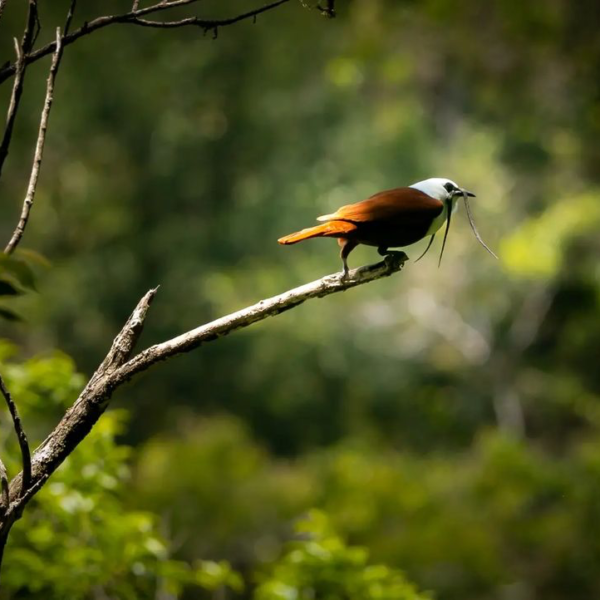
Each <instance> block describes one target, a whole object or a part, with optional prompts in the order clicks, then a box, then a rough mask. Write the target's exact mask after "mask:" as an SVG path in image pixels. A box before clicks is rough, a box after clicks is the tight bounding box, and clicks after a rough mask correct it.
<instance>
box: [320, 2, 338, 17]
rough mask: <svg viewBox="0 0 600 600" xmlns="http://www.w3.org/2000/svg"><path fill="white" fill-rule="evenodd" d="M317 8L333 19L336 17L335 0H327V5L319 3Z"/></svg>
mask: <svg viewBox="0 0 600 600" xmlns="http://www.w3.org/2000/svg"><path fill="white" fill-rule="evenodd" d="M317 9H318V10H319V11H320V12H321V14H322V15H324V16H326V17H329V18H330V19H333V18H334V17H335V0H326V2H325V6H321V4H320V3H319V4H317Z"/></svg>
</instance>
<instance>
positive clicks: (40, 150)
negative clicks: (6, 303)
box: [4, 13, 71, 254]
mask: <svg viewBox="0 0 600 600" xmlns="http://www.w3.org/2000/svg"><path fill="white" fill-rule="evenodd" d="M70 14H71V13H70ZM68 23H69V20H67V24H68ZM62 51H63V45H62V35H61V33H60V28H57V29H56V49H55V51H54V54H53V56H52V64H51V65H50V72H49V74H48V81H47V83H46V99H45V101H44V108H43V109H42V116H41V118H40V129H39V133H38V138H37V143H36V146H35V154H34V157H33V166H32V167H31V175H30V177H29V185H28V187H27V193H26V194H25V200H24V201H23V208H22V210H21V216H20V218H19V222H18V223H17V227H16V228H15V230H14V232H13V234H12V237H11V239H10V241H9V242H8V244H7V245H6V248H5V249H4V253H5V254H12V253H13V252H14V250H15V248H16V247H17V245H18V244H19V242H20V241H21V238H22V237H23V233H24V231H25V227H26V226H27V221H28V220H29V213H30V212H31V207H32V206H33V200H34V198H35V191H36V189H37V183H38V177H39V174H40V166H41V164H42V158H43V154H44V144H45V142H46V130H47V129H48V116H49V115H50V109H51V108H52V101H53V99H54V82H55V80H56V74H57V72H58V67H59V65H60V59H61V57H62Z"/></svg>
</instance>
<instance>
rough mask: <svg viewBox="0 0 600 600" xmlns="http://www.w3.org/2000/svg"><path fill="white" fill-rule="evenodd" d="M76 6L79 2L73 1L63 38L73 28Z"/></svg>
mask: <svg viewBox="0 0 600 600" xmlns="http://www.w3.org/2000/svg"><path fill="white" fill-rule="evenodd" d="M76 4H77V0H71V4H70V5H69V12H68V13H67V18H66V20H65V26H64V33H63V37H64V36H65V35H67V34H68V33H69V29H70V28H71V21H72V20H73V15H74V14H75V5H76Z"/></svg>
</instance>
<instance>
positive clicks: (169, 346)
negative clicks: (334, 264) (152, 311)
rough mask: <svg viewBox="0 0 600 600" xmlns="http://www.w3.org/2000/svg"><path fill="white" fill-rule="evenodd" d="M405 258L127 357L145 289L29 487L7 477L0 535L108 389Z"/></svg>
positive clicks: (46, 445)
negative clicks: (9, 502)
mask: <svg viewBox="0 0 600 600" xmlns="http://www.w3.org/2000/svg"><path fill="white" fill-rule="evenodd" d="M405 261H406V255H405V254H404V253H402V252H399V253H396V254H392V255H389V256H387V257H386V259H385V260H384V261H383V262H380V263H377V264H376V265H370V266H368V267H363V268H360V269H354V270H353V271H350V273H349V276H348V278H346V279H343V278H341V276H340V274H339V273H338V274H334V275H329V276H326V277H323V278H322V279H318V280H316V281H313V282H312V283H308V284H306V285H303V286H301V287H299V288H296V289H293V290H290V291H288V292H285V293H284V294H281V295H279V296H275V297H273V298H269V299H266V300H261V301H260V302H258V303H257V304H254V305H253V306H250V307H248V308H245V309H243V310H240V311H238V312H236V313H233V314H231V315H228V316H226V317H222V318H221V319H217V320H216V321H213V322H212V323H208V324H207V325H203V326H201V327H198V328H196V329H193V330H191V331H188V332H187V333H184V334H182V335H180V336H177V337H175V338H173V339H171V340H168V341H166V342H163V343H162V344H157V345H155V346H151V347H150V348H148V349H147V350H144V351H143V352H141V353H140V354H138V355H137V356H135V357H134V358H132V359H131V360H129V361H128V362H126V361H127V360H128V356H129V354H130V353H131V350H132V348H133V345H134V343H135V341H136V339H137V338H138V337H139V334H140V332H141V330H142V327H143V323H144V320H145V318H146V315H147V312H148V309H149V307H150V303H151V301H152V299H153V298H154V295H155V293H156V290H150V291H149V292H148V293H147V294H146V295H145V296H144V297H143V298H142V299H141V300H140V302H139V303H138V306H137V307H136V309H135V310H134V312H133V314H132V316H131V317H130V318H129V320H128V321H127V323H126V324H125V326H124V327H123V329H122V331H121V333H119V335H118V336H117V337H116V338H115V340H114V342H113V344H112V347H111V350H110V352H109V353H108V355H107V356H106V358H105V359H104V361H103V362H102V364H101V365H100V367H98V369H97V371H96V373H95V374H94V375H93V377H92V378H91V379H90V381H89V382H88V383H87V385H86V386H85V388H84V390H83V391H82V392H81V394H80V396H79V398H77V400H76V401H75V403H74V404H73V406H72V407H71V408H70V409H69V410H68V411H67V413H66V414H65V416H64V417H63V418H62V420H61V421H60V423H59V424H58V425H57V426H56V427H55V429H54V431H52V433H51V434H50V435H49V436H48V437H47V438H46V440H45V441H44V442H43V443H42V444H41V445H40V446H39V448H38V449H37V450H36V451H35V452H34V454H33V457H32V479H31V483H30V486H29V489H28V491H27V492H26V493H25V494H24V495H23V496H22V497H20V498H19V496H18V495H17V494H16V490H17V488H20V480H21V475H17V476H16V477H15V478H14V479H13V480H12V482H11V484H10V497H11V500H12V501H13V504H12V505H11V508H10V514H8V515H7V516H6V518H5V520H4V521H5V523H6V525H5V524H4V523H2V522H1V521H0V536H1V535H2V534H3V532H4V529H5V527H10V526H11V524H12V522H14V520H15V519H16V516H15V515H16V514H17V513H16V512H15V511H22V510H23V508H24V505H25V504H26V503H27V502H28V501H29V499H30V498H31V497H33V495H34V494H35V492H36V491H37V490H38V489H40V488H41V487H42V486H43V484H44V482H45V481H46V480H47V479H48V478H49V477H50V476H51V475H52V473H53V472H54V471H55V470H56V469H57V468H58V466H59V465H60V464H61V463H62V462H63V461H64V460H65V458H67V456H69V454H71V452H73V450H74V449H75V448H76V447H77V445H78V444H79V443H80V442H81V440H83V439H84V438H85V436H86V435H87V434H88V433H89V431H90V429H91V428H92V427H93V425H94V424H95V423H96V421H97V420H98V419H99V418H100V416H101V415H102V413H103V412H104V410H105V409H106V406H107V405H108V402H109V400H110V398H111V396H112V394H113V392H114V391H115V390H116V389H117V388H119V387H120V386H121V385H123V384H124V383H125V382H127V381H128V380H129V379H131V378H132V377H133V376H135V375H136V374H138V373H140V372H142V371H145V370H146V369H148V368H149V367H151V366H152V365H154V364H156V363H158V362H160V361H163V360H167V359H169V358H172V357H173V356H176V355H178V354H182V353H184V352H190V351H191V350H193V349H194V348H197V347H198V346H200V345H201V344H204V343H207V342H210V341H213V340H216V339H218V338H220V337H223V336H225V335H228V334H229V333H232V332H233V331H237V330H238V329H241V328H243V327H248V326H249V325H252V324H253V323H257V322H258V321H262V320H263V319H266V318H268V317H273V316H275V315H278V314H280V313H282V312H284V311H287V310H290V309H292V308H294V307H296V306H298V305H299V304H302V303H303V302H305V301H306V300H309V299H311V298H321V297H323V296H327V295H329V294H335V293H337V292H344V291H346V290H348V289H350V288H353V287H356V286H358V285H363V284H365V283H369V282H371V281H375V280H377V279H381V278H382V277H388V276H389V275H392V274H393V273H396V272H398V271H400V270H401V269H402V266H403V265H404V262H405ZM15 501H16V502H15Z"/></svg>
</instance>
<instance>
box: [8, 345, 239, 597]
mask: <svg viewBox="0 0 600 600" xmlns="http://www.w3.org/2000/svg"><path fill="white" fill-rule="evenodd" d="M12 352H13V349H12V348H11V347H10V345H7V344H5V343H4V344H3V345H2V346H1V347H0V355H1V360H2V364H1V370H2V372H3V373H4V374H5V375H6V376H7V383H8V385H9V387H10V388H11V390H12V392H13V394H14V396H15V398H17V399H18V402H19V408H20V409H21V412H22V418H23V420H24V422H25V423H26V425H27V426H29V431H30V432H31V431H33V432H36V434H37V435H36V436H34V439H33V440H32V441H33V443H36V442H38V441H39V439H35V438H36V437H38V436H39V435H40V433H41V429H39V427H40V426H41V424H42V423H44V422H45V417H46V416H47V415H49V414H52V413H53V412H55V411H54V410H53V409H56V408H60V409H61V411H62V410H64V409H65V408H66V407H67V406H68V405H70V404H71V403H72V401H73V399H74V397H76V392H77V391H78V390H79V389H80V387H81V385H82V381H83V378H82V376H81V375H80V374H78V373H76V372H75V370H74V365H73V361H72V360H71V359H69V358H68V357H66V356H65V355H62V354H58V353H56V354H54V355H50V356H45V357H34V358H32V359H29V360H28V361H25V362H24V363H16V362H12V361H10V362H5V361H6V360H7V358H8V357H9V356H10V354H11V353H12ZM126 420H127V419H126V413H125V412H124V411H111V412H109V413H108V414H106V415H104V417H103V418H102V419H101V420H100V421H99V422H98V424H97V425H96V427H94V429H93V430H92V431H91V432H90V434H89V436H88V437H87V438H86V439H85V441H84V442H83V443H82V444H81V445H80V446H79V447H78V448H77V451H76V452H74V453H73V454H72V455H71V456H70V457H69V459H68V460H67V461H66V462H65V463H64V464H63V465H62V466H61V467H60V469H59V470H58V471H57V473H56V474H55V475H54V476H53V478H52V480H51V481H50V482H49V483H48V484H47V485H46V486H45V487H44V488H43V489H42V490H41V491H40V492H39V494H38V495H37V496H36V497H35V499H34V500H33V501H32V502H31V504H30V505H29V506H28V508H27V510H26V511H25V513H24V515H23V517H22V519H21V520H20V521H19V522H18V523H17V525H16V526H15V527H14V528H13V531H12V533H11V536H10V538H9V543H8V546H7V549H6V556H5V563H4V565H3V573H2V593H1V594H0V597H2V598H13V597H15V598H16V597H22V596H23V595H27V597H32V598H48V599H50V600H52V599H57V600H58V599H59V598H72V599H73V600H77V599H79V598H81V599H83V598H89V597H90V596H91V595H94V594H104V595H105V596H109V597H118V598H122V599H124V600H126V599H129V598H131V599H134V598H139V597H151V596H152V595H153V594H155V593H156V592H157V590H159V591H160V590H162V593H165V594H167V593H168V594H170V595H171V596H172V597H173V596H174V597H177V596H179V595H180V593H181V591H182V589H183V588H184V587H185V586H189V585H192V586H201V587H202V588H205V589H208V590H214V589H217V588H220V587H221V586H231V587H233V588H235V589H239V588H240V586H241V582H240V579H239V577H238V576H237V575H236V574H235V573H233V572H232V571H231V569H230V568H229V566H228V565H227V564H226V563H224V562H222V563H212V562H209V561H204V562H202V561H199V562H197V563H196V564H195V565H193V566H192V565H189V564H187V563H185V562H181V561H175V560H172V559H171V558H170V549H169V542H168V541H167V540H166V539H165V538H164V536H162V535H161V534H160V533H159V527H158V522H157V518H156V517H155V516H154V515H152V514H151V513H149V512H143V511H139V510H131V509H128V507H127V497H128V487H129V485H130V472H129V466H128V464H129V458H130V449H129V448H127V447H126V446H122V445H119V444H117V443H116V441H115V440H116V437H117V436H118V435H120V434H121V433H122V431H123V427H124V424H125V422H126ZM10 434H11V432H10V430H9V429H6V430H5V429H3V439H2V443H0V452H1V453H2V456H3V457H10V459H11V460H10V463H9V464H8V465H7V466H8V468H9V470H10V471H12V472H13V473H14V472H16V470H17V469H18V468H19V462H18V457H19V451H18V448H17V447H16V444H15V442H14V441H13V440H12V436H11V435H10Z"/></svg>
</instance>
